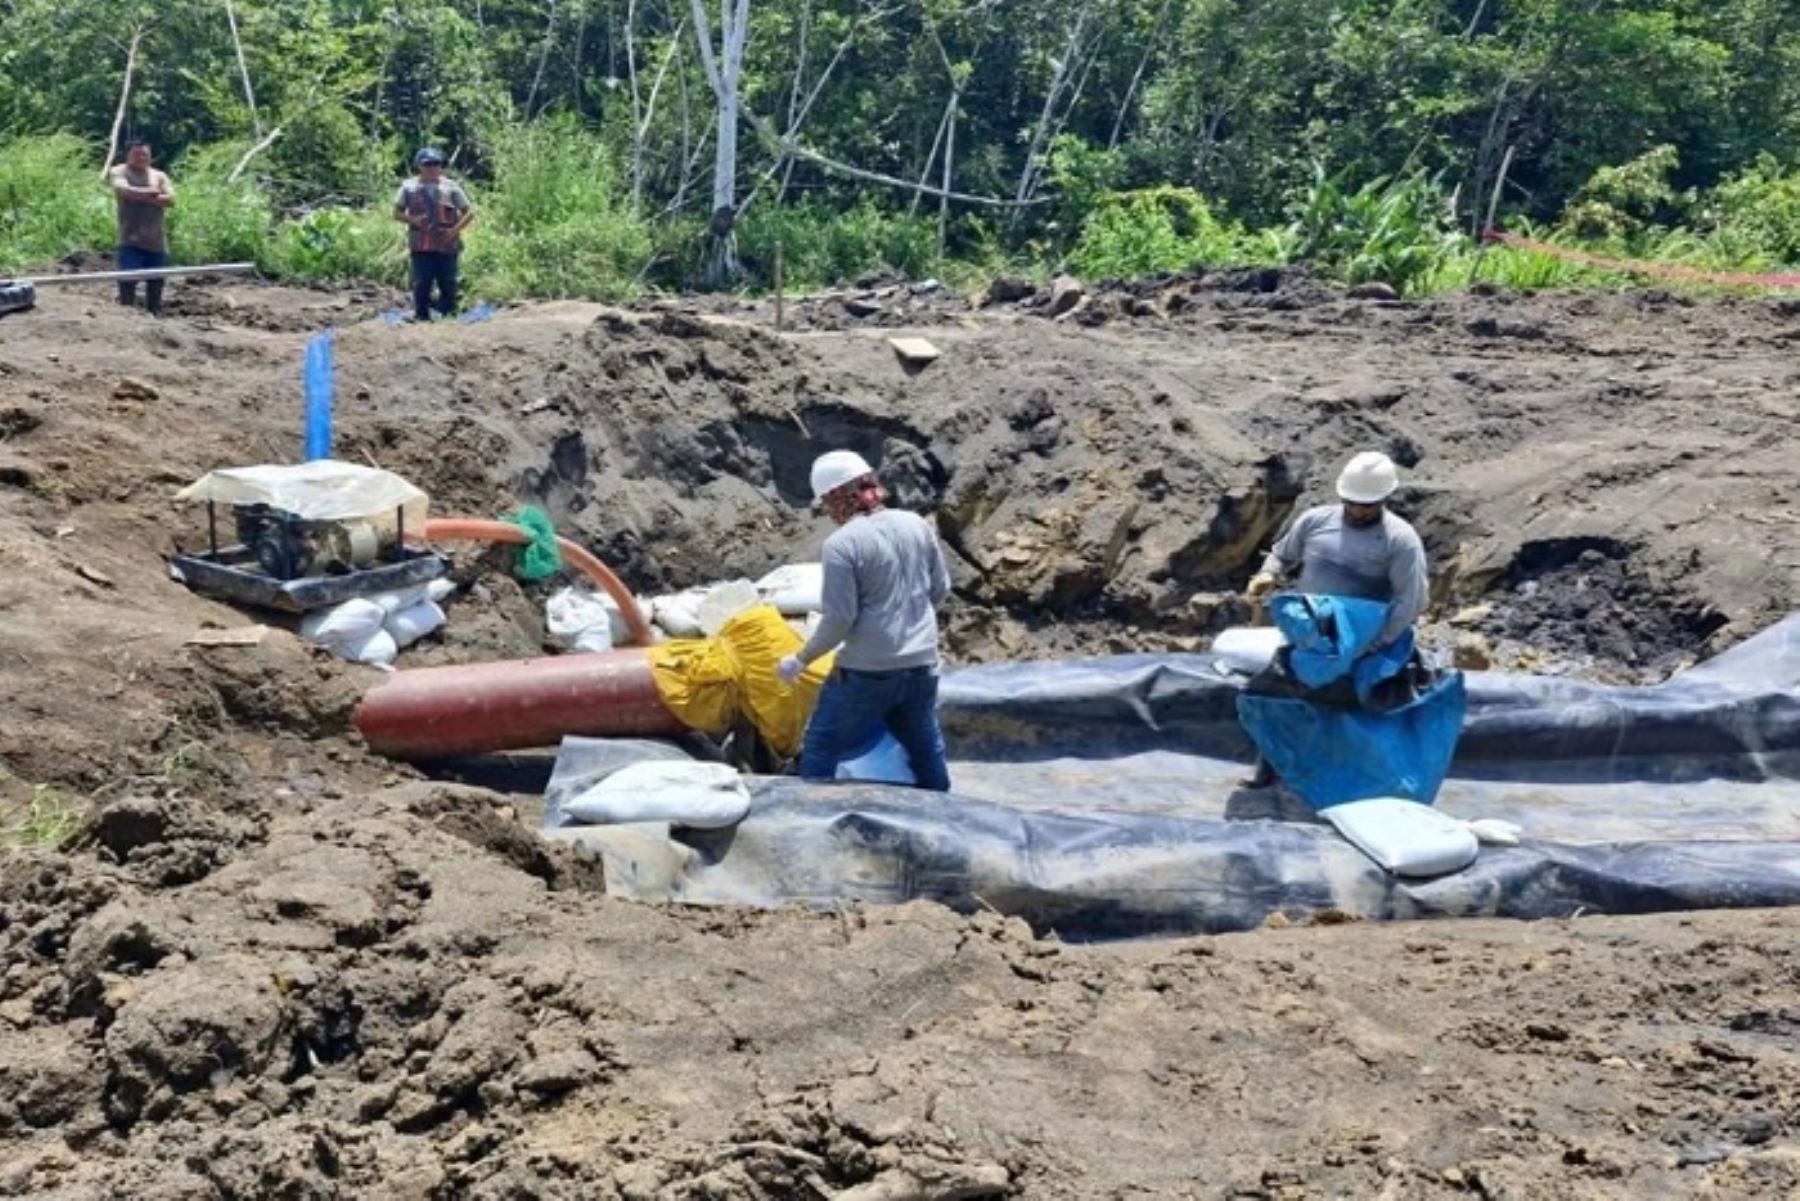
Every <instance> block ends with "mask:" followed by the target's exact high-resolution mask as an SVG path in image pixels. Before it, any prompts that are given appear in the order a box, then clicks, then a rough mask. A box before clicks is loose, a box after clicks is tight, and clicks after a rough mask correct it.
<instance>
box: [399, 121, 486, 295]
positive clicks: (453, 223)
mask: <svg viewBox="0 0 1800 1201" xmlns="http://www.w3.org/2000/svg"><path fill="white" fill-rule="evenodd" d="M413 165H414V166H416V167H417V168H418V170H419V173H418V174H417V175H415V176H414V177H413V178H411V179H409V180H407V181H406V182H405V183H403V184H401V185H400V191H399V192H397V193H396V194H395V195H394V217H395V219H396V220H399V221H404V222H405V223H406V248H407V250H408V251H409V252H410V254H411V256H412V286H413V319H414V320H415V321H430V320H431V310H432V308H433V305H432V301H431V292H432V288H433V286H434V285H435V286H436V288H437V304H436V306H435V307H436V308H437V311H438V312H439V313H441V314H443V315H444V316H445V317H454V316H455V315H456V300H457V295H456V293H457V270H456V264H457V259H458V258H459V257H460V256H461V255H462V235H463V230H465V229H467V228H469V223H470V222H471V221H473V220H475V206H474V205H472V204H470V203H469V194H468V193H467V192H464V191H463V189H462V185H461V184H459V183H457V182H456V181H455V180H454V179H451V178H449V177H448V176H446V175H445V174H444V154H443V152H442V151H441V150H436V149H433V148H432V147H430V146H427V147H426V148H425V149H423V150H421V151H419V153H418V155H417V157H415V158H414V159H413Z"/></svg>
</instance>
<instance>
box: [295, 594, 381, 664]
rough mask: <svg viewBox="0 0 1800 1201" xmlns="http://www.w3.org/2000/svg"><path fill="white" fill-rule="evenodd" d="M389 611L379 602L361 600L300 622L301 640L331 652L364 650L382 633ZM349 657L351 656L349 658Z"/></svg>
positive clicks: (341, 605) (310, 616)
mask: <svg viewBox="0 0 1800 1201" xmlns="http://www.w3.org/2000/svg"><path fill="white" fill-rule="evenodd" d="M386 620H387V610H386V609H384V608H382V607H381V604H380V602H378V601H374V600H370V599H369V598H368V597H364V596H358V597H354V598H352V599H350V600H347V601H345V602H343V603H342V604H339V605H333V606H332V607H331V608H329V609H325V610H323V611H321V612H318V613H311V614H308V615H307V616H306V617H305V618H303V619H301V622H300V637H302V638H304V639H306V640H307V641H308V642H310V643H312V644H314V645H315V646H322V647H324V648H325V649H326V650H329V651H334V652H335V651H340V650H342V649H343V648H345V647H349V646H361V645H362V644H364V643H366V642H367V641H368V640H369V639H371V638H373V637H374V636H375V635H376V634H378V633H380V632H381V626H382V623H383V622H385V621H386ZM346 657H348V656H346Z"/></svg>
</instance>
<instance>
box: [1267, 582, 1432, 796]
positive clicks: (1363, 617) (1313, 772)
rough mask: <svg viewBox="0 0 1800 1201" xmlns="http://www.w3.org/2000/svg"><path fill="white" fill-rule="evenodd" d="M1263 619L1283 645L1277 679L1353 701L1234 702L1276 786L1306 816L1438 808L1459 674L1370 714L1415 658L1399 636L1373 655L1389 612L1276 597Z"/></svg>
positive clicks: (1356, 603) (1409, 640) (1382, 607)
mask: <svg viewBox="0 0 1800 1201" xmlns="http://www.w3.org/2000/svg"><path fill="white" fill-rule="evenodd" d="M1269 607H1270V613H1271V615H1272V616H1273V617H1274V620H1275V624H1276V626H1277V627H1278V628H1279V629H1280V630H1281V632H1282V635H1283V636H1284V637H1285V638H1286V639H1287V647H1286V648H1285V649H1284V650H1283V652H1282V653H1281V655H1280V656H1279V660H1278V661H1279V664H1280V666H1279V667H1278V668H1275V669H1272V670H1273V671H1275V672H1276V673H1277V674H1278V675H1279V676H1280V677H1281V678H1282V679H1284V680H1290V681H1293V682H1297V683H1298V684H1299V685H1301V686H1302V687H1303V688H1304V689H1307V690H1313V691H1318V690H1325V689H1328V688H1330V687H1331V686H1332V685H1335V684H1337V683H1338V682H1339V681H1341V680H1348V681H1350V682H1351V684H1352V685H1353V688H1352V689H1351V691H1352V694H1353V697H1354V701H1353V703H1352V704H1351V705H1349V706H1344V705H1334V704H1332V703H1329V702H1327V701H1319V700H1315V699H1313V698H1311V697H1296V696H1269V695H1259V694H1258V693H1257V691H1256V689H1255V687H1254V685H1253V686H1252V688H1251V689H1250V690H1249V691H1246V692H1245V693H1244V694H1243V695H1242V696H1240V697H1238V702H1237V708H1238V720H1240V721H1241V722H1243V723H1244V730H1245V731H1246V732H1247V733H1248V734H1249V735H1250V739H1251V741H1252V742H1254V743H1256V746H1257V749H1258V750H1259V751H1261V752H1262V755H1263V758H1265V759H1266V760H1268V762H1269V764H1270V765H1271V766H1272V767H1274V769H1275V770H1276V771H1278V772H1280V773H1281V779H1282V780H1283V782H1285V783H1286V784H1287V786H1288V787H1289V788H1291V789H1293V790H1294V792H1296V793H1297V794H1299V796H1300V797H1301V799H1303V800H1304V801H1305V802H1306V803H1307V804H1309V805H1311V806H1312V807H1313V808H1314V809H1328V808H1330V807H1331V806H1333V805H1342V804H1344V803H1346V802H1348V801H1364V800H1369V799H1371V798H1374V797H1405V798H1407V799H1408V800H1413V801H1419V802H1420V803H1422V804H1426V805H1429V804H1431V803H1432V802H1433V801H1435V800H1436V799H1437V794H1438V789H1439V788H1440V787H1442V786H1443V783H1444V776H1445V774H1446V773H1447V772H1448V771H1449V770H1450V757H1451V755H1452V754H1454V753H1455V751H1456V739H1457V735H1458V733H1460V732H1461V730H1462V723H1463V710H1464V696H1463V681H1462V676H1461V675H1460V673H1455V672H1452V673H1449V674H1447V675H1445V676H1444V677H1443V678H1441V679H1439V680H1438V681H1437V682H1436V683H1435V684H1432V685H1430V686H1429V688H1428V689H1427V691H1425V692H1424V693H1423V694H1421V695H1419V696H1418V697H1416V698H1415V699H1412V700H1411V701H1409V702H1407V703H1405V704H1403V705H1400V706H1398V707H1394V708H1383V709H1382V710H1381V711H1375V706H1374V698H1375V692H1376V689H1377V688H1378V687H1380V686H1381V685H1382V684H1384V683H1387V682H1388V681H1390V680H1393V679H1395V677H1397V676H1399V675H1400V673H1401V672H1402V671H1403V670H1405V669H1406V667H1407V665H1408V664H1409V663H1410V662H1411V661H1412V658H1413V634H1412V631H1411V630H1407V631H1406V632H1405V633H1403V634H1402V635H1401V636H1400V637H1399V638H1398V639H1396V640H1394V641H1393V642H1391V643H1389V644H1388V645H1387V646H1382V647H1377V646H1376V645H1375V644H1376V641H1377V639H1378V638H1379V637H1380V636H1381V631H1382V627H1383V626H1384V625H1385V624H1386V622H1387V618H1388V609H1389V606H1388V605H1386V604H1384V603H1382V602H1379V601H1369V600H1358V599H1355V598H1351V597H1339V596H1307V595H1304V594H1301V593H1292V592H1290V593H1283V594H1281V595H1279V596H1277V597H1275V598H1274V599H1273V600H1272V601H1271V602H1270V606H1269Z"/></svg>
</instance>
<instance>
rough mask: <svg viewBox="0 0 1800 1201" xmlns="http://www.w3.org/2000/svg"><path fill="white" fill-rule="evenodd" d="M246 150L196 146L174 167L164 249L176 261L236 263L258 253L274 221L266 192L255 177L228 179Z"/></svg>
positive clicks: (241, 148) (240, 146) (221, 146)
mask: <svg viewBox="0 0 1800 1201" xmlns="http://www.w3.org/2000/svg"><path fill="white" fill-rule="evenodd" d="M246 149H247V147H246V146H242V145H238V144H236V143H224V144H218V145H212V146H198V147H195V148H194V149H192V150H189V151H188V152H187V153H186V154H184V155H182V156H181V159H180V161H178V162H177V163H176V164H175V167H174V170H173V172H172V174H173V175H174V177H175V180H176V185H175V186H176V199H175V206H174V207H173V208H171V209H170V210H169V249H170V251H171V252H172V254H173V255H174V257H175V259H176V261H177V262H186V263H223V262H239V261H247V260H254V259H256V258H257V256H258V255H260V254H261V253H262V250H263V247H264V246H265V245H266V244H267V242H268V239H269V227H270V224H271V222H272V221H273V220H274V208H273V206H272V205H271V204H270V203H269V197H268V193H267V192H265V191H264V190H263V188H262V186H261V185H260V184H258V183H257V182H256V181H255V180H254V179H251V178H245V177H240V178H238V179H236V180H233V179H231V178H230V176H231V172H232V169H233V168H234V167H235V166H236V164H237V163H238V161H239V160H240V159H241V157H242V155H243V152H244V151H245V150H246Z"/></svg>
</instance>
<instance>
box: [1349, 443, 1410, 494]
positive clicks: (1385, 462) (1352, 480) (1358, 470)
mask: <svg viewBox="0 0 1800 1201" xmlns="http://www.w3.org/2000/svg"><path fill="white" fill-rule="evenodd" d="M1399 486H1400V472H1399V471H1398V470H1397V469H1396V468H1395V467H1394V460H1392V459H1390V458H1388V457H1387V456H1386V455H1384V454H1382V453H1381V452H1380V451H1378V450H1365V451H1364V452H1363V453H1361V454H1359V455H1357V456H1356V457H1355V458H1354V459H1351V460H1350V462H1348V463H1347V464H1345V465H1344V472H1343V474H1342V475H1340V476H1338V483H1337V490H1338V497H1339V499H1341V500H1347V501H1349V502H1350V503H1351V504H1353V505H1378V504H1380V503H1381V502H1382V501H1384V500H1386V499H1387V498H1388V497H1390V496H1392V495H1393V494H1394V489H1396V488H1398V487H1399Z"/></svg>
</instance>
